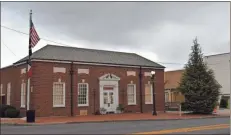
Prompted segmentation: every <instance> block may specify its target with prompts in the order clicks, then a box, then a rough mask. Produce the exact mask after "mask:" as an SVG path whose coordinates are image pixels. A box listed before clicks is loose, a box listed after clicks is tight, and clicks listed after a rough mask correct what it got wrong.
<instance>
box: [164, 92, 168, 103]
mask: <svg viewBox="0 0 231 135" xmlns="http://www.w3.org/2000/svg"><path fill="white" fill-rule="evenodd" d="M165 102H169V93H168V92H165Z"/></svg>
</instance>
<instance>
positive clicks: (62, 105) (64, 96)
mask: <svg viewBox="0 0 231 135" xmlns="http://www.w3.org/2000/svg"><path fill="white" fill-rule="evenodd" d="M55 84H62V85H63V104H59V105H55V104H54V99H53V97H54V95H53V94H52V102H53V107H66V104H65V101H66V87H65V86H66V85H65V82H53V91H52V92H53V93H54V85H55Z"/></svg>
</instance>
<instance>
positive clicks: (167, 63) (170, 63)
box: [1, 25, 220, 65]
mask: <svg viewBox="0 0 231 135" xmlns="http://www.w3.org/2000/svg"><path fill="white" fill-rule="evenodd" d="M1 27H3V28H5V29H8V30H11V31H14V32H17V33H20V34H24V35H29V34H28V33H25V32H22V31H19V30H15V29H13V28H9V27H7V26H3V25H1ZM41 39H43V40H45V41H48V42H53V43H56V44H61V45H65V46H69V47H72V46H70V45H67V44H63V43H59V42H56V41H52V40H49V39H45V38H41ZM7 48H8V47H7ZM8 49H9V48H8ZM9 50H10V49H9ZM10 51H11V50H10ZM11 52H12V53H13V51H11ZM13 54H14V53H13ZM14 55H15V54H14ZM15 56H16V55H15ZM157 63H161V64H166V65H185V63H174V62H157ZM217 64H220V63H216V64H207V65H217Z"/></svg>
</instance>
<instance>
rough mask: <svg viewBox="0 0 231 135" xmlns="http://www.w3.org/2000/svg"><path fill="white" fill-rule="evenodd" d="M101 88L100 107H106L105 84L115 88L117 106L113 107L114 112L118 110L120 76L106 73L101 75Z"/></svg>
mask: <svg viewBox="0 0 231 135" xmlns="http://www.w3.org/2000/svg"><path fill="white" fill-rule="evenodd" d="M99 80H100V81H99V87H100V88H99V89H100V108H103V107H104V102H103V91H104V89H103V88H104V86H109V85H110V86H113V87H114V89H113V91H114V102H115V106H114V108H113V109H112V111H113V112H116V107H117V106H118V105H119V92H118V91H119V80H120V78H119V77H118V76H116V75H114V74H110V73H108V74H105V75H103V76H101V77H99Z"/></svg>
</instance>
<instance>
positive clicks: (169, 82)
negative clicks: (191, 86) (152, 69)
mask: <svg viewBox="0 0 231 135" xmlns="http://www.w3.org/2000/svg"><path fill="white" fill-rule="evenodd" d="M183 72H184V70H183V69H182V70H174V71H166V72H165V74H164V83H165V85H164V88H165V103H180V102H184V95H182V94H181V92H179V91H178V90H177V89H176V88H177V87H178V86H179V83H180V81H181V77H182V74H183Z"/></svg>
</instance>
